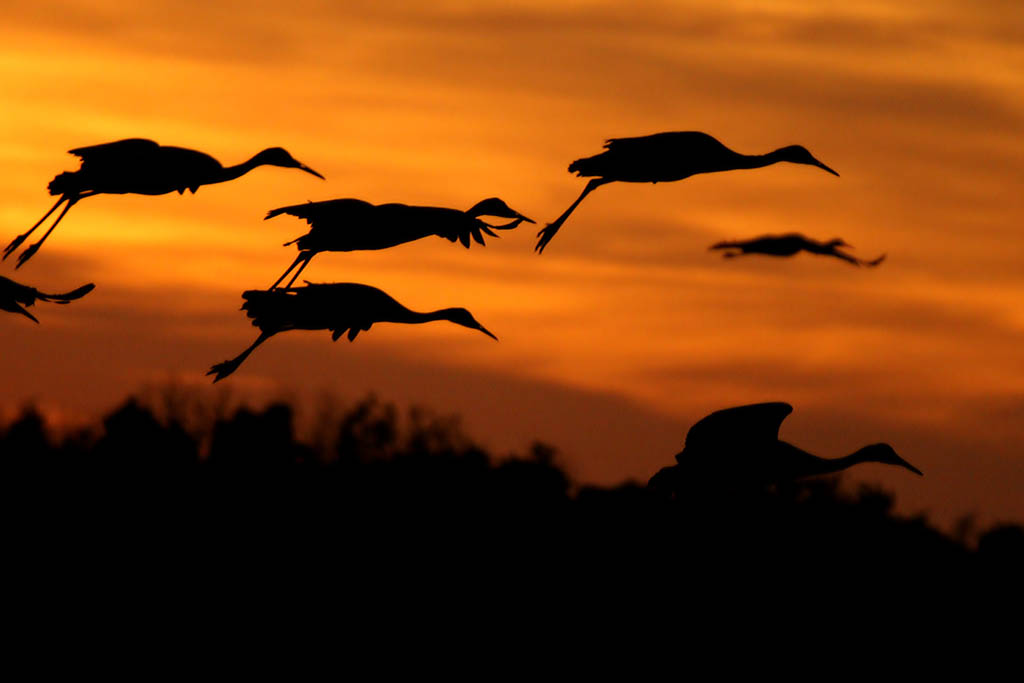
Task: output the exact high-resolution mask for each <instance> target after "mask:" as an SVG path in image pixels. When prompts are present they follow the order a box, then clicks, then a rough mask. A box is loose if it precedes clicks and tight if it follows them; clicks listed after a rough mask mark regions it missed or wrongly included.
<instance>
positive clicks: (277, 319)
mask: <svg viewBox="0 0 1024 683" xmlns="http://www.w3.org/2000/svg"><path fill="white" fill-rule="evenodd" d="M242 298H243V299H245V303H244V304H242V310H243V311H245V312H246V315H248V316H249V317H250V318H252V324H253V326H254V327H258V328H259V330H260V335H259V336H258V337H257V338H256V341H254V342H253V343H252V345H251V346H249V348H247V349H246V350H245V351H243V352H242V353H240V354H238V355H237V356H235V357H234V358H232V359H231V360H226V361H224V362H223V363H217V364H216V365H214V366H213V367H211V368H210V371H209V372H207V373H206V374H207V375H215V377H214V379H213V381H214V382H215V383H216V382H219V381H220V380H222V379H224V378H225V377H227V376H228V375H230V374H231V373H232V372H234V371H235V370H237V369H238V366H239V365H241V364H242V362H243V361H244V360H245V359H246V358H248V357H249V354H250V353H252V352H253V351H254V350H255V349H256V347H257V346H259V345H260V344H262V343H263V342H265V341H267V340H268V339H270V338H271V337H273V336H274V335H275V334H277V333H278V332H285V331H287V330H330V331H331V339H333V340H334V341H338V339H339V338H340V337H341V336H342V335H343V334H346V332H347V333H348V340H349V341H352V340H354V339H355V338H356V335H358V334H359V333H360V332H361V331H365V330H369V329H370V327H371V326H372V325H373V324H374V323H408V324H417V323H425V322H430V321H432V320H448V321H450V322H453V323H455V324H456V325H462V326H463V327H468V328H470V329H473V330H480V331H481V332H483V333H484V334H486V335H487V336H488V337H491V338H492V339H495V340H497V337H495V336H494V335H493V334H491V332H490V331H489V330H488V329H487V328H485V327H484V326H483V325H481V324H480V323H478V322H477V321H476V319H475V318H474V317H473V315H472V314H471V313H470V312H469V311H467V310H466V309H465V308H442V309H439V310H436V311H429V312H426V313H420V312H418V311H412V310H409V309H408V308H406V307H405V306H403V305H402V304H400V303H398V302H397V301H395V300H394V299H393V298H392V297H390V296H389V295H387V294H385V293H384V292H382V291H381V290H379V289H377V288H376V287H370V286H369V285H360V284H356V283H354V282H339V283H333V284H313V283H310V282H306V286H305V287H290V288H281V289H271V290H267V291H262V290H250V291H247V292H244V293H243V294H242Z"/></svg>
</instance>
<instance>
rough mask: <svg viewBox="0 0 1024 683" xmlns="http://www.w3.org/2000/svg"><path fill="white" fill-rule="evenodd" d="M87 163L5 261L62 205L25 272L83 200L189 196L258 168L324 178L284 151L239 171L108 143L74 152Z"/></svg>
mask: <svg viewBox="0 0 1024 683" xmlns="http://www.w3.org/2000/svg"><path fill="white" fill-rule="evenodd" d="M69 153H70V154H74V155H75V156H77V157H80V158H81V160H82V167H81V168H80V169H79V170H77V171H70V172H65V173H61V174H59V175H58V176H57V177H55V178H54V179H53V180H51V181H50V185H49V187H48V189H49V190H50V194H51V195H60V199H58V200H57V203H56V204H54V205H53V207H52V208H51V209H50V210H49V211H47V212H46V215H45V216H43V217H42V218H40V219H39V222H38V223H36V224H35V225H33V226H32V227H31V228H30V229H29V231H28V232H26V233H25V234H23V235H19V236H18V237H16V238H14V240H13V241H12V242H11V243H10V244H8V245H7V248H6V249H4V259H6V258H7V257H8V256H10V255H11V253H12V252H13V251H14V250H15V249H17V248H18V246H20V245H21V243H22V242H24V241H25V239H26V238H27V237H28V236H29V235H31V234H32V232H33V231H34V230H35V229H36V228H38V227H39V226H40V225H42V223H43V221H45V220H46V219H47V218H49V216H50V214H52V213H53V212H54V211H56V210H57V207H58V206H60V205H61V204H62V203H63V202H67V205H66V206H65V207H64V210H63V211H61V212H60V215H58V216H57V220H55V221H54V222H53V225H51V226H50V229H49V230H47V231H46V234H45V235H43V238H42V239H41V240H39V241H38V242H36V243H35V244H33V245H30V246H29V247H28V248H27V249H25V251H23V252H22V253H21V254H20V255H19V256H18V265H17V266H16V268H20V267H21V265H22V264H23V263H25V261H28V260H29V259H30V258H32V255H33V254H35V253H36V251H37V250H38V249H39V247H40V245H42V243H43V242H44V241H46V238H47V237H49V236H50V233H51V232H53V229H54V228H56V227H57V224H58V223H60V220H61V219H62V218H64V214H66V213H67V212H68V209H70V208H71V207H72V206H74V205H75V203H76V202H78V200H80V199H85V198H86V197H91V196H93V195H96V194H153V195H156V194H167V193H168V192H175V191H177V192H178V193H179V194H182V193H184V192H185V190H190V191H191V192H193V193H195V191H196V190H198V189H199V186H200V185H211V184H213V183H223V182H225V181H228V180H234V179H235V178H238V177H240V176H243V175H245V174H246V173H248V172H249V171H251V170H252V169H254V168H256V167H257V166H264V165H269V166H283V167H285V168H298V169H301V170H303V171H305V172H306V173H312V174H313V175H315V176H316V177H317V178H323V176H322V175H320V174H319V173H317V172H316V171H314V170H313V169H311V168H309V167H308V166H305V165H304V164H300V163H299V162H298V161H296V160H295V159H293V158H292V156H291V155H290V154H289V153H288V152H286V151H285V150H283V149H281V148H280V147H271V148H269V149H265V150H263V151H262V152H260V153H259V154H257V155H256V156H254V157H253V158H251V159H249V160H248V161H246V162H243V163H241V164H238V165H237V166H228V167H226V168H225V167H224V166H221V164H220V162H219V161H217V160H216V159H214V158H213V157H211V156H210V155H208V154H204V153H202V152H197V151H196V150H193V149H185V148H183V147H165V146H162V145H158V144H157V143H155V142H153V141H152V140H143V139H141V138H132V139H129V140H119V141H118V142H108V143H105V144H102V145H93V146H92V147H79V148H77V149H73V150H71V151H70V152H69Z"/></svg>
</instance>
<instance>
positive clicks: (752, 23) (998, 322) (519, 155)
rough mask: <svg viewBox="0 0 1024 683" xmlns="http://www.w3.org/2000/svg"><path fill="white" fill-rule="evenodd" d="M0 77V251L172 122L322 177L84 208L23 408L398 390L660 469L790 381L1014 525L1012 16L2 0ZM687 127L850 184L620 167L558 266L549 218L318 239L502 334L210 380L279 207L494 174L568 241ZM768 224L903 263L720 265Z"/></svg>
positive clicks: (283, 253)
mask: <svg viewBox="0 0 1024 683" xmlns="http://www.w3.org/2000/svg"><path fill="white" fill-rule="evenodd" d="M830 4H832V3H830ZM0 94H2V98H3V105H2V106H0V174H2V176H3V183H2V184H0V246H3V245H6V244H7V242H9V241H10V240H11V239H13V238H14V237H15V236H16V235H18V234H20V233H21V232H24V230H25V229H27V228H28V227H29V226H31V225H32V224H33V223H34V222H35V221H36V220H37V219H38V218H39V217H40V216H42V214H43V213H44V212H45V211H46V209H48V208H49V207H50V206H51V204H52V198H51V197H50V196H49V195H48V194H47V192H46V185H47V183H48V182H49V181H50V179H51V178H53V176H54V175H56V174H57V173H59V172H61V171H66V170H75V169H77V167H78V160H77V159H76V158H75V157H72V156H70V155H68V154H66V151H67V150H69V149H71V148H73V147H79V146H84V145H91V144H97V143H101V142H107V141H112V140H118V139H121V138H127V137H145V138H151V139H154V140H157V141H158V142H161V143H163V144H171V145H179V146H183V147H191V148H195V149H200V150H202V151H205V152H207V153H209V154H212V155H213V156H215V157H216V158H218V159H219V160H220V161H221V162H223V163H224V164H225V165H228V164H236V163H239V162H241V161H244V160H245V159H247V158H249V157H250V156H252V155H253V154H255V153H256V152H258V151H260V150H261V149H263V148H266V147H271V146H281V147H284V148H286V149H288V150H289V151H290V152H291V153H292V154H293V155H294V156H295V157H296V158H297V159H299V160H300V161H302V162H304V163H305V164H308V165H309V166H311V167H312V168H314V169H316V170H317V171H319V172H320V173H322V174H323V175H324V176H326V178H327V180H326V181H321V180H319V179H317V178H314V177H312V176H310V175H307V174H304V173H301V172H298V171H294V170H286V169H281V168H274V167H262V168H259V169H256V170H255V171H253V172H251V173H249V174H248V175H246V176H244V177H243V178H241V179H239V180H236V181H232V182H230V183H225V184H220V185H211V186H207V187H203V188H201V189H200V190H199V192H198V193H197V194H196V195H194V196H192V195H186V196H178V195H177V194H171V195H163V196H158V197H148V196H138V195H123V196H118V195H103V196H98V197H94V198H90V199H88V200H84V201H82V202H81V203H80V204H78V205H77V206H75V207H74V208H73V209H72V210H71V211H70V212H69V213H68V215H67V217H66V218H65V219H64V221H63V222H62V223H61V225H60V226H59V227H58V228H57V230H56V231H54V233H53V235H52V236H51V237H50V238H49V240H48V241H47V243H46V244H45V246H44V247H43V248H42V249H41V250H40V251H39V253H38V254H37V255H36V256H35V257H34V258H33V259H32V260H31V261H29V262H28V263H27V264H26V265H25V266H24V267H22V268H21V269H20V270H18V271H17V272H15V270H14V259H13V258H12V259H8V260H7V261H5V262H3V264H2V265H0V275H3V276H6V277H11V278H14V279H16V280H18V281H19V282H23V283H26V284H30V285H33V286H35V287H38V288H40V289H43V290H46V291H67V290H70V289H73V288H75V287H78V286H79V285H81V284H83V283H85V282H95V283H96V290H95V291H94V292H93V293H91V294H90V295H89V296H87V297H86V298H84V299H82V300H81V301H77V302H75V303H73V304H71V305H69V306H66V307H63V306H53V305H50V304H45V303H40V304H39V305H38V306H37V307H36V308H35V309H34V310H33V312H34V313H35V314H36V316H37V317H38V318H39V319H40V321H41V325H38V326H37V325H34V324H33V323H32V322H31V321H29V320H27V319H25V318H23V317H20V316H13V315H7V314H4V315H3V316H2V317H0V370H2V372H3V377H4V384H3V387H4V389H3V391H2V392H0V408H2V410H3V413H2V414H3V415H6V416H7V417H8V418H9V417H11V416H13V415H15V414H16V412H17V411H18V410H19V409H20V408H21V407H22V406H24V405H25V404H27V403H29V402H34V403H36V404H38V405H40V406H42V407H43V408H44V409H45V410H46V411H47V412H48V414H50V415H51V416H53V418H54V419H55V420H59V421H64V422H67V423H70V424H73V423H76V422H84V421H87V420H89V419H91V418H95V417H97V416H99V415H100V414H102V413H103V412H105V411H107V410H109V409H111V408H113V407H114V406H115V405H116V404H117V403H118V402H119V401H120V400H122V399H123V398H124V397H125V396H127V395H129V394H131V393H133V392H137V391H139V390H140V389H141V388H143V387H145V386H154V385H161V384H166V383H169V382H173V383H175V384H177V385H180V386H185V387H193V386H194V387H197V388H201V389H202V391H204V392H207V391H208V392H209V395H210V396H215V395H216V394H217V392H218V391H219V390H220V389H221V387H222V386H223V387H227V390H228V391H230V392H231V394H232V396H235V397H238V398H251V399H252V400H254V401H265V400H269V399H274V398H294V399H296V400H298V401H299V402H300V403H304V404H305V405H307V406H312V405H314V403H315V402H316V401H317V400H320V397H323V396H326V395H330V396H333V397H336V399H337V400H339V401H351V400H354V399H357V398H359V397H362V396H364V395H365V394H367V393H368V392H370V391H373V392H376V393H377V394H378V395H379V396H380V397H381V398H383V399H385V400H394V401H397V402H399V403H400V404H403V405H406V404H409V403H416V404H422V405H425V406H428V407H430V408H431V409H432V410H434V411H435V412H437V413H441V414H448V413H457V414H459V415H461V416H462V421H463V424H464V426H465V427H466V430H467V431H468V432H469V433H470V434H471V435H473V436H474V437H476V438H477V439H478V440H479V441H481V442H482V443H483V444H484V445H485V446H487V447H489V448H491V449H494V450H495V451H497V452H508V451H511V450H520V451H521V450H523V449H524V448H525V447H526V446H527V445H528V444H529V442H530V441H531V440H532V439H534V438H539V439H542V440H544V441H547V442H550V443H552V444H554V445H556V446H557V447H558V448H559V449H560V453H561V455H560V457H561V462H562V464H564V465H565V466H566V468H567V469H568V470H569V472H570V473H571V475H572V476H574V477H575V478H577V479H579V480H583V481H592V482H598V483H603V484H608V483H613V482H618V481H621V480H623V479H625V478H633V479H636V480H640V481H646V479H647V478H648V477H649V476H650V475H651V474H653V473H654V471H656V470H657V469H658V468H659V467H661V466H663V465H668V464H671V463H672V456H673V455H674V454H675V453H676V452H677V451H678V450H679V449H680V448H681V446H682V442H683V439H684V437H685V434H686V430H687V429H688V428H689V426H690V425H691V424H692V423H693V422H694V421H696V420H697V419H699V418H701V417H703V416H704V415H706V414H707V413H709V412H711V411H713V410H716V409H719V408H723V407H727V406H734V405H740V404H744V403H752V402H758V401H768V400H784V401H788V402H790V403H792V404H793V405H794V406H795V411H794V413H793V414H792V416H791V417H790V418H788V419H787V421H786V422H785V424H784V426H783V429H782V433H781V436H782V438H784V439H786V440H789V441H792V442H793V443H795V444H797V445H799V446H801V447H804V448H806V449H808V450H810V451H812V452H814V453H816V454H819V455H822V456H827V457H835V456H840V455H845V454H847V453H849V452H851V451H853V450H855V449H856V448H858V447H860V446H862V445H865V444H868V443H874V442H878V441H885V442H889V443H891V444H892V445H893V446H894V448H895V449H896V450H897V451H898V452H899V453H900V454H901V455H902V456H903V457H904V458H906V459H907V460H908V461H910V462H911V463H913V464H914V465H916V466H917V467H919V468H920V469H922V470H923V471H924V472H925V475H926V476H925V477H924V478H917V477H915V476H913V475H911V474H909V473H907V472H906V471H905V470H900V469H895V468H886V467H884V466H880V465H865V466H862V467H860V468H858V469H855V470H853V471H851V473H850V476H849V477H848V479H849V480H850V481H852V482H858V481H867V482H879V483H881V484H882V485H884V486H885V487H886V488H889V489H891V490H894V491H895V492H896V493H897V496H898V501H899V508H900V510H901V511H903V512H907V513H913V512H917V511H921V510H927V511H929V512H930V513H931V514H932V515H933V517H934V518H935V519H936V520H937V521H939V522H940V523H943V524H948V523H950V522H952V521H953V520H954V519H955V518H957V517H958V516H960V515H964V514H969V513H973V514H977V515H979V516H980V518H981V519H982V520H985V521H993V520H996V519H1015V520H1018V521H1020V520H1024V495H1022V492H1024V452H1022V448H1021V444H1022V442H1024V267H1022V263H1024V221H1022V217H1024V8H1022V7H1021V4H1020V2H1019V0H900V1H898V2H897V1H895V0H886V1H882V0H848V1H847V2H845V3H841V6H838V7H836V8H825V7H824V6H823V3H820V2H812V1H803V0H800V1H798V0H729V1H723V2H717V3H706V2H685V1H675V2H634V3H622V2H600V1H596V0H594V1H591V0H573V1H570V2H554V3H553V2H551V1H550V0H543V1H541V0H517V1H516V2H514V3H513V2H510V3H487V2H476V1H469V0H465V1H462V0H459V1H445V0H439V1H435V2H431V3H420V2H387V3H380V2H365V3H364V2H330V1H323V2H314V1H311V0H291V1H290V2H287V3H283V2H260V1H256V2H254V1H252V0H246V1H244V2H241V1H239V2H195V1H190V0H175V1H174V2H170V1H166V2H156V1H150V2H145V3H137V4H136V6H131V7H127V6H126V4H125V3H123V2H117V1H114V0H82V1H77V2H76V1H72V0H68V1H64V2H45V1H44V2H40V1H38V0H33V1H22V0H7V1H6V2H5V3H4V21H3V22H0ZM672 130H698V131H704V132H707V133H710V134H712V135H714V136H715V137H717V138H718V139H719V140H721V141H722V142H723V143H725V144H726V145H728V146H729V147H731V148H733V149H735V150H736V151H739V152H744V153H765V152H768V151H771V150H773V149H775V148H777V147H782V146H784V145H790V144H801V145H804V146H805V147H807V148H808V149H810V150H811V152H812V153H814V154H815V155H816V156H817V157H818V158H819V159H821V160H822V161H823V162H824V163H826V164H828V165H829V166H831V167H832V168H834V169H836V170H837V171H838V172H839V173H840V174H841V177H839V178H836V177H834V176H831V175H829V174H827V173H825V172H823V171H821V170H819V169H816V168H813V167H810V166H797V165H792V164H778V165H775V166H772V167H769V168H765V169H759V170H751V171H737V172H732V173H718V174H708V175H701V176H695V177H692V178H690V179H687V180H684V181H681V182H677V183H665V184H662V183H659V184H657V185H649V184H626V183H616V184H612V185H608V186H606V187H602V188H601V189H599V190H597V191H596V192H595V193H594V194H592V195H591V196H590V197H589V198H588V199H587V200H586V201H585V202H584V203H583V204H582V205H581V206H580V207H579V209H577V211H576V212H575V214H574V215H573V216H572V218H571V219H570V220H569V221H568V222H567V223H566V225H565V227H564V228H563V229H562V230H561V232H560V233H559V234H558V236H557V237H556V238H555V239H554V240H553V241H552V242H551V244H550V245H549V246H548V248H547V249H546V251H545V252H544V254H543V256H538V255H537V254H535V253H534V251H533V245H534V243H535V241H536V238H535V233H536V228H535V227H531V226H529V225H525V226H523V227H521V228H519V229H517V230H515V231H510V232H505V233H502V237H501V239H493V238H489V239H488V245H487V246H486V247H480V246H479V245H476V244H474V245H473V246H472V248H471V249H469V250H468V251H467V250H466V249H463V248H462V246H461V245H453V244H451V243H449V242H447V241H444V240H441V239H437V238H429V239H425V240H421V241H419V242H416V243H412V244H408V245H403V246H400V247H396V248H394V249H390V250H386V251H381V252H357V253H348V254H339V253H330V254H322V255H320V256H318V257H317V258H316V259H314V261H313V262H312V264H311V265H310V266H309V268H307V269H306V271H305V272H304V273H303V277H304V278H306V277H308V278H309V279H310V280H312V281H318V282H334V281H337V282H345V281H349V282H360V283H364V284H369V285H373V286H376V287H380V288H381V289H383V290H385V291H386V292H388V293H389V294H391V295H392V296H394V297H395V298H396V299H398V300H399V301H401V302H402V303H404V304H405V305H407V306H409V307H410V308H413V309H417V310H431V309H436V308H442V307H449V306H464V307H466V308H468V309H470V310H471V311H472V312H473V314H474V315H475V316H476V318H477V319H478V320H479V321H480V322H481V323H483V324H484V325H485V326H487V328H488V329H490V330H492V331H493V332H494V333H495V334H496V335H497V336H498V337H499V338H500V340H501V341H500V342H494V341H493V340H491V339H489V338H487V337H486V336H484V335H482V334H479V333H477V332H472V331H470V330H466V329H465V328H461V327H458V326H455V325H449V324H446V323H432V324H429V325H419V326H415V327H410V326H404V325H388V324H382V325H378V326H375V327H374V328H373V329H372V330H371V331H369V332H368V333H366V334H365V335H361V336H360V337H359V339H357V340H356V341H355V342H354V343H352V344H349V343H348V342H347V341H344V340H343V341H340V342H337V343H332V342H331V340H330V335H329V333H328V332H289V333H285V334H281V335H278V336H277V337H275V338H274V339H272V340H271V341H269V342H268V343H267V344H265V345H264V346H263V347H261V348H260V349H259V350H258V351H257V352H256V353H254V354H253V356H252V357H251V358H250V359H249V360H248V361H247V362H246V363H245V364H244V365H243V366H242V367H241V368H240V369H239V371H238V372H237V373H236V374H235V375H233V376H231V377H230V378H229V379H227V380H225V381H224V382H221V383H220V384H218V385H217V387H216V388H211V387H210V386H209V378H208V377H205V372H206V370H207V369H208V368H209V366H210V365H212V364H213V363H215V362H218V361H221V360H224V359H226V358H229V357H232V356H234V355H235V354H237V353H238V352H239V351H241V350H242V349H243V348H244V347H245V346H247V345H248V344H249V343H251V341H252V340H253V339H254V338H255V336H256V330H255V329H254V328H253V327H251V326H250V324H249V321H248V319H247V318H246V317H245V315H244V314H243V313H242V312H240V311H239V310H238V308H239V306H240V304H241V298H240V294H241V292H242V291H243V290H245V289H254V288H265V287H268V286H269V285H270V284H271V283H272V282H273V281H274V280H275V279H276V278H277V277H278V275H280V273H281V272H282V271H283V270H284V269H285V267H287V266H288V264H290V263H291V261H292V260H293V259H294V258H295V255H296V251H295V247H287V248H286V247H282V246H281V245H282V243H284V242H286V241H288V240H291V239H294V238H295V237H298V236H299V235H301V234H303V233H304V232H305V231H306V230H307V229H308V226H307V225H306V224H305V223H303V222H301V221H299V220H297V219H294V218H292V217H288V216H281V217H279V218H275V219H274V220H272V221H266V222H264V221H263V216H264V215H265V214H266V212H267V211H268V210H269V209H272V208H275V207H279V206H284V205H288V204H296V203H300V202H304V201H306V200H313V201H319V200H326V199H333V198H338V197H356V198H360V199H364V200H367V201H370V202H373V203H384V202H403V203H408V204H427V205H434V206H450V207H455V208H462V209H465V208H469V207H470V206H472V205H473V204H475V203H476V202H477V201H479V200H480V199H483V198H485V197H491V196H499V197H501V198H502V199H504V200H505V201H506V202H508V203H509V204H510V205H511V206H512V207H513V208H514V209H516V210H518V211H521V212H522V213H524V214H525V215H527V216H529V217H531V218H533V219H534V220H536V221H537V222H538V223H539V224H540V225H541V226H542V225H543V224H544V223H545V222H548V221H551V220H553V219H554V218H555V217H557V216H558V215H559V214H560V213H561V212H562V211H563V210H564V209H565V208H566V206H568V204H569V203H571V202H572V200H573V199H575V197H576V196H577V195H578V194H579V192H580V191H581V190H582V188H583V185H584V182H585V181H583V180H581V179H579V178H575V177H574V176H571V175H570V174H569V173H568V172H567V171H566V167H567V166H568V164H569V163H570V162H571V161H573V160H574V159H577V158H580V157H585V156H591V155H594V154H596V153H598V152H599V151H600V150H601V145H602V143H603V141H604V140H605V139H606V138H610V137H628V136H639V135H647V134H651V133H656V132H661V131H672ZM779 232H802V233H804V234H806V235H808V236H810V237H813V238H817V239H828V238H832V237H842V238H843V239H844V240H846V241H847V242H849V243H851V244H853V245H854V246H855V247H856V248H855V249H854V250H853V252H852V253H854V254H855V255H857V256H859V257H862V258H874V257H876V256H878V255H879V254H882V253H885V254H887V255H888V257H887V260H886V262H885V263H884V264H882V265H881V266H880V267H878V268H876V269H866V268H854V267H851V266H849V265H847V264H845V263H842V262H839V261H837V260H835V259H827V258H820V257H813V256H810V255H806V254H805V255H800V256H798V257H796V258H793V259H786V260H779V259H770V258H767V257H747V258H743V259H730V260H725V259H722V258H721V256H720V255H719V254H717V253H715V252H709V251H708V250H707V247H708V246H709V245H710V244H712V243H714V242H716V241H719V240H722V239H740V238H747V237H753V236H757V235H761V234H764V233H779ZM34 239H35V235H33V238H32V240H30V241H33V240H34ZM313 409H314V408H312V407H311V408H310V410H313Z"/></svg>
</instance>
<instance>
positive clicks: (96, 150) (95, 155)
mask: <svg viewBox="0 0 1024 683" xmlns="http://www.w3.org/2000/svg"><path fill="white" fill-rule="evenodd" d="M158 149H160V145H158V144H157V143H155V142H153V141H152V140H145V139H143V138H129V139H127V140H118V141H117V142H105V143H103V144H102V145H92V146H91V147H76V148H75V149H72V150H68V153H69V154H74V155H75V156H76V157H79V158H81V160H82V163H83V164H124V163H130V162H132V161H136V160H138V159H140V158H144V157H147V156H149V155H151V154H153V153H155V152H156V150H158Z"/></svg>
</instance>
